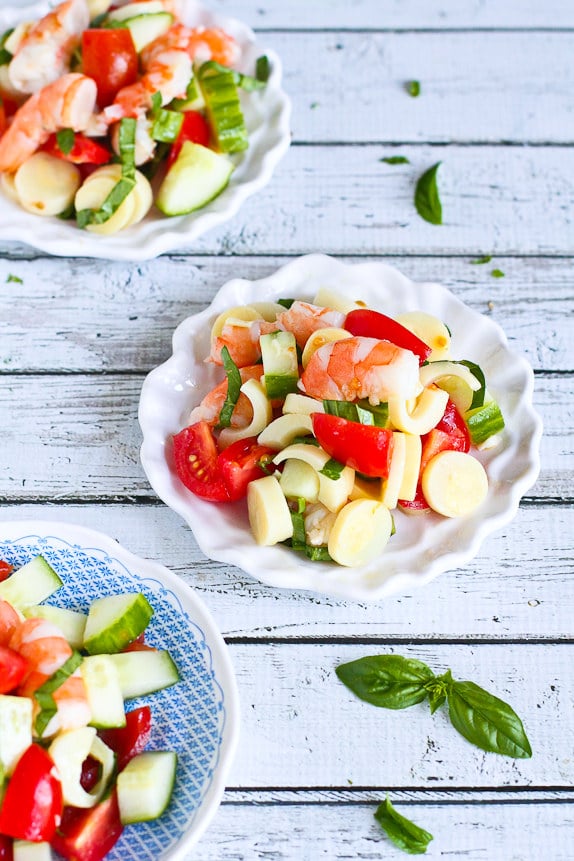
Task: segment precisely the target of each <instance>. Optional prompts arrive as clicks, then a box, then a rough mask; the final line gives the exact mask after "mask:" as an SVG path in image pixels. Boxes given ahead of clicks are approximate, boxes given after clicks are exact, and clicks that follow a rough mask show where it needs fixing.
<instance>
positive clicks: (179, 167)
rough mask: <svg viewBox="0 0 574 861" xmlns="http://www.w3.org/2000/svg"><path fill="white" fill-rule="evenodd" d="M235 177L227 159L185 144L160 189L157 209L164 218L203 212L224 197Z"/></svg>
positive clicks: (196, 145)
mask: <svg viewBox="0 0 574 861" xmlns="http://www.w3.org/2000/svg"><path fill="white" fill-rule="evenodd" d="M232 173H233V163H232V162H231V161H230V160H229V159H228V158H227V157H226V156H224V155H221V154H219V153H216V152H214V151H213V150H211V149H208V147H205V146H201V145H200V144H196V143H191V141H186V142H185V143H184V145H183V146H182V148H181V152H180V153H179V155H178V157H177V159H176V160H175V162H174V163H173V165H172V166H171V168H170V169H169V171H168V172H167V174H166V176H165V179H164V180H163V182H162V184H161V186H160V189H159V192H158V195H157V198H156V206H157V207H158V209H159V210H161V212H163V213H164V215H185V214H186V213H188V212H193V211H194V210H196V209H200V208H201V207H202V206H205V205H206V204H207V203H209V201H210V200H213V198H214V197H217V195H218V194H221V192H222V191H223V189H224V188H225V187H226V185H227V183H228V182H229V177H230V176H231V174H232Z"/></svg>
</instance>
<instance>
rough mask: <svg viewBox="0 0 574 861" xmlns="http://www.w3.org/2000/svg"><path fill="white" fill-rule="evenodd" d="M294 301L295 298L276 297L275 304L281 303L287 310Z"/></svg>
mask: <svg viewBox="0 0 574 861" xmlns="http://www.w3.org/2000/svg"><path fill="white" fill-rule="evenodd" d="M294 301H295V299H277V304H278V305H283V307H284V308H287V310H289V308H290V307H291V305H292V304H293V302H294Z"/></svg>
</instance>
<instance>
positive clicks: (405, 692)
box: [335, 655, 435, 709]
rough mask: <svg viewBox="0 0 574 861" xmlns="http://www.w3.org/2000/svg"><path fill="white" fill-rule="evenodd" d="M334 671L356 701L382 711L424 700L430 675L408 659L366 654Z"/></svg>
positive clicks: (432, 676)
mask: <svg viewBox="0 0 574 861" xmlns="http://www.w3.org/2000/svg"><path fill="white" fill-rule="evenodd" d="M335 672H336V673H337V676H338V677H339V679H340V680H341V681H342V682H343V684H345V685H347V687H348V688H350V690H352V691H353V693H354V694H356V696H358V697H359V698H360V699H362V700H365V701H366V702H368V703H371V704H372V705H374V706H379V707H380V708H385V709H406V708H409V706H414V705H416V704H417V703H421V702H422V701H423V700H424V699H426V697H427V689H426V685H427V683H428V682H429V681H431V680H432V679H434V678H435V676H434V673H433V672H432V670H431V669H430V667H427V665H426V664H423V662H422V661H417V660H414V659H412V658H403V657H401V655H370V656H368V657H365V658H359V659H358V660H356V661H350V662H349V663H348V664H340V665H339V666H338V667H336V669H335Z"/></svg>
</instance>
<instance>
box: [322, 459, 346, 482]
mask: <svg viewBox="0 0 574 861" xmlns="http://www.w3.org/2000/svg"><path fill="white" fill-rule="evenodd" d="M344 469H345V464H344V463H341V461H339V460H335V458H334V457H331V458H329V460H328V461H327V463H326V464H325V466H324V467H323V468H322V469H320V470H319V472H320V473H321V474H322V475H324V476H326V477H327V478H330V479H332V480H333V481H337V479H338V478H340V477H341V473H342V472H343V470H344Z"/></svg>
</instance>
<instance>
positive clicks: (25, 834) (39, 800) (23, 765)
mask: <svg viewBox="0 0 574 861" xmlns="http://www.w3.org/2000/svg"><path fill="white" fill-rule="evenodd" d="M62 811H63V802H62V786H61V784H60V781H59V779H58V777H57V776H56V768H55V766H54V763H53V762H52V760H51V759H50V757H49V756H48V754H47V753H46V751H45V750H44V748H43V747H40V745H39V744H31V745H30V747H29V748H27V750H25V751H24V753H23V754H22V756H21V757H20V759H19V760H18V763H17V765H16V768H15V769H14V773H13V775H12V777H11V778H10V780H9V781H8V787H7V789H6V794H5V795H4V799H3V801H2V808H1V809H0V832H1V833H2V834H6V835H8V836H10V837H15V838H16V839H17V840H30V841H33V842H35V843H40V842H50V841H51V839H52V837H53V836H54V834H55V831H56V826H57V825H58V824H59V822H60V819H61V816H62Z"/></svg>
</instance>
